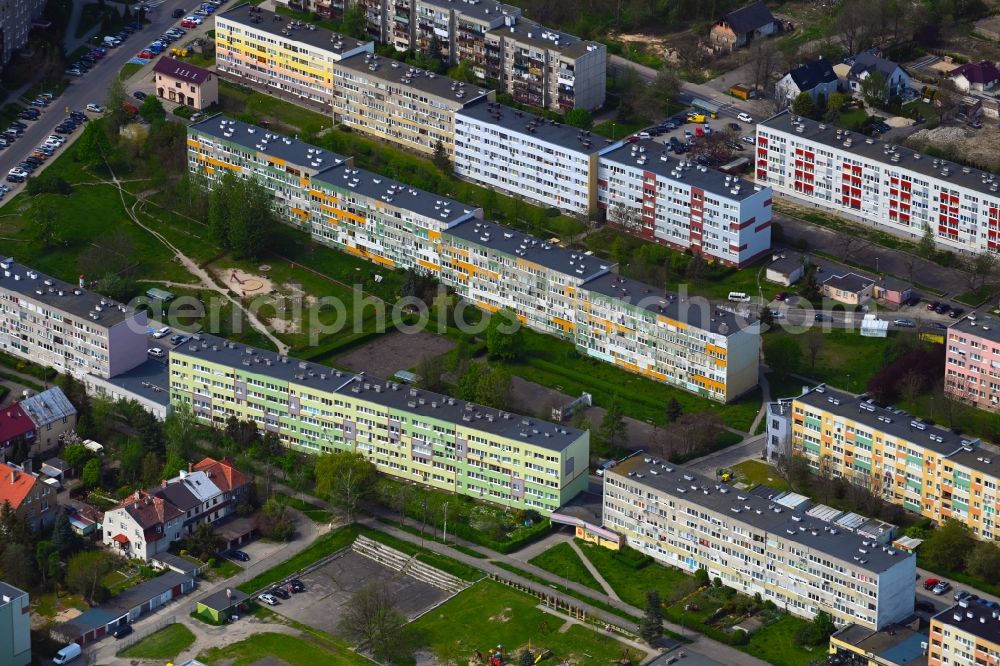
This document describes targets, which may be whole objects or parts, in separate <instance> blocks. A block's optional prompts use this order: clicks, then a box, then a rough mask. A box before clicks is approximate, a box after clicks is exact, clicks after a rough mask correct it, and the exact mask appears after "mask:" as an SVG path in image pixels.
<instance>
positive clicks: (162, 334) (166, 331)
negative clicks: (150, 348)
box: [153, 326, 170, 340]
mask: <svg viewBox="0 0 1000 666" xmlns="http://www.w3.org/2000/svg"><path fill="white" fill-rule="evenodd" d="M168 335H170V327H169V326H164V327H163V328H161V329H159V330H157V331H156V333H153V337H154V338H156V339H157V340H159V339H160V338H165V337H167V336H168Z"/></svg>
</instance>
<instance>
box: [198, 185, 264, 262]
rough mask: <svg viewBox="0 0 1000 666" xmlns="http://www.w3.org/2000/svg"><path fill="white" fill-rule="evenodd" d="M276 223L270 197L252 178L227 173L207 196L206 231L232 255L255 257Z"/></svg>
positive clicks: (242, 257)
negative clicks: (207, 228)
mask: <svg viewBox="0 0 1000 666" xmlns="http://www.w3.org/2000/svg"><path fill="white" fill-rule="evenodd" d="M278 223H279V221H278V216H277V214H276V213H275V211H274V197H273V196H272V194H271V193H270V192H269V191H268V190H267V188H265V187H264V186H262V185H261V184H260V183H258V182H257V181H256V180H255V179H251V178H238V177H236V176H234V175H233V174H231V173H227V174H226V175H224V176H223V177H222V180H221V181H220V182H219V184H218V185H217V186H216V187H215V189H213V190H212V192H211V194H210V195H209V204H208V227H209V231H210V232H211V234H212V236H213V238H215V240H216V242H218V243H219V244H220V245H221V246H222V247H223V248H225V249H227V250H229V251H230V252H231V253H232V254H233V256H234V257H235V258H238V259H256V258H257V257H258V256H259V254H260V253H261V251H263V250H264V249H265V248H267V247H268V246H269V241H270V239H271V236H272V234H273V230H274V229H275V228H276V227H277V225H278Z"/></svg>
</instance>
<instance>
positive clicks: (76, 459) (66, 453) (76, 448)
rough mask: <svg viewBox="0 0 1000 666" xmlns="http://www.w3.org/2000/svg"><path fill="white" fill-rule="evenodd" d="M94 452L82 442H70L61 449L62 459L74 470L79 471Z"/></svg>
mask: <svg viewBox="0 0 1000 666" xmlns="http://www.w3.org/2000/svg"><path fill="white" fill-rule="evenodd" d="M93 455H94V454H93V453H92V452H91V451H89V450H88V449H87V448H86V447H85V446H84V445H83V444H70V445H69V446H67V447H66V448H64V449H63V452H62V459H63V460H64V461H65V462H66V464H67V465H69V466H70V469H72V470H73V471H74V472H76V473H79V472H80V471H81V470H82V469H83V466H84V465H85V464H86V462H87V461H88V460H89V459H90V458H91V456H93Z"/></svg>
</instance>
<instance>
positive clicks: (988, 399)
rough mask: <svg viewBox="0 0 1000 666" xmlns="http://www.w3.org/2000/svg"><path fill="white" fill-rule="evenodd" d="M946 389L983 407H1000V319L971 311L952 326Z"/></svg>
mask: <svg viewBox="0 0 1000 666" xmlns="http://www.w3.org/2000/svg"><path fill="white" fill-rule="evenodd" d="M944 390H945V392H946V393H948V394H949V395H951V396H952V397H954V398H956V399H958V400H961V401H963V402H967V403H970V404H972V405H973V406H975V407H978V408H979V409H985V410H988V411H991V412H996V411H1000V320H998V319H997V318H995V317H993V316H991V315H969V316H968V317H965V318H963V319H961V320H959V321H958V322H956V323H955V324H953V325H951V326H949V327H948V337H947V339H946V340H945V370H944Z"/></svg>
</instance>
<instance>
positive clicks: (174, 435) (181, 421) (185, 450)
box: [163, 403, 198, 458]
mask: <svg viewBox="0 0 1000 666" xmlns="http://www.w3.org/2000/svg"><path fill="white" fill-rule="evenodd" d="M197 435H198V421H197V420H196V419H195V418H194V414H193V413H192V412H191V407H190V406H189V405H187V404H184V403H180V404H178V405H177V406H176V407H174V409H173V410H172V411H171V412H170V414H169V415H168V416H167V418H166V419H165V420H164V421H163V438H164V439H165V440H166V442H167V450H168V451H172V452H174V453H177V454H178V455H179V456H181V457H183V458H186V457H188V456H189V455H190V454H191V452H192V448H193V446H194V441H195V438H196V437H197Z"/></svg>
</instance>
